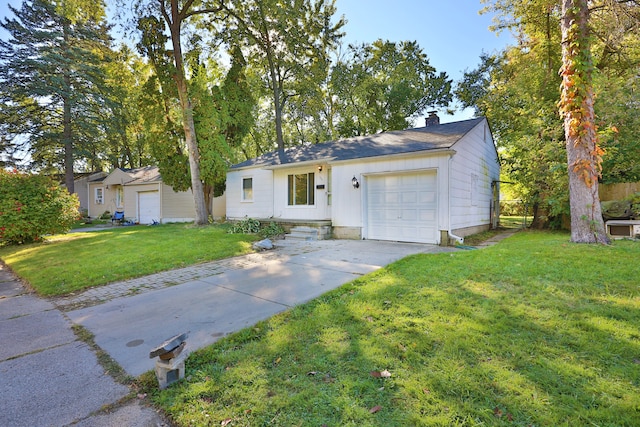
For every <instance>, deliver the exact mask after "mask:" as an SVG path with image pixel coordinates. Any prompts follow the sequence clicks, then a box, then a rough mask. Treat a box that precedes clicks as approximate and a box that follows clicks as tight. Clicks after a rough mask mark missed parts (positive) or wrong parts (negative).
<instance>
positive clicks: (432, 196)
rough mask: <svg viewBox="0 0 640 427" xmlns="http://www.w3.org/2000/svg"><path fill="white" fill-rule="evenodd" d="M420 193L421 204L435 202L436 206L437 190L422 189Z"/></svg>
mask: <svg viewBox="0 0 640 427" xmlns="http://www.w3.org/2000/svg"><path fill="white" fill-rule="evenodd" d="M418 194H419V197H418V200H419V203H420V204H427V203H433V205H434V206H435V204H436V192H435V191H420V192H418Z"/></svg>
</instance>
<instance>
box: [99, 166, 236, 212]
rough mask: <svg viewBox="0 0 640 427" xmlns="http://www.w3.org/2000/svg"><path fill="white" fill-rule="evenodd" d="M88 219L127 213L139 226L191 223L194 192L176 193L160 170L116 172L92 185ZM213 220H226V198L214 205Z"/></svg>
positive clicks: (145, 168) (145, 169)
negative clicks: (163, 178) (165, 181)
mask: <svg viewBox="0 0 640 427" xmlns="http://www.w3.org/2000/svg"><path fill="white" fill-rule="evenodd" d="M88 191H89V216H90V217H98V216H100V215H102V214H103V213H104V212H109V213H111V214H112V213H113V212H116V211H124V213H125V218H126V219H131V220H134V221H136V222H139V223H140V224H151V223H153V222H154V221H156V222H160V223H168V222H191V221H193V220H194V219H195V204H194V200H193V193H192V192H191V190H188V191H179V192H176V191H174V190H173V188H171V186H169V185H167V184H165V183H164V182H162V177H161V176H160V172H159V170H158V167H157V166H146V167H142V168H137V169H120V168H118V169H115V170H113V171H112V172H111V173H110V174H109V175H108V176H106V177H104V178H102V179H96V180H93V181H90V182H89V190H88ZM213 204H214V209H213V215H214V217H221V216H224V209H225V206H224V197H222V198H216V199H215V200H214V202H213Z"/></svg>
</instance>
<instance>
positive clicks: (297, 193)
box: [289, 172, 315, 206]
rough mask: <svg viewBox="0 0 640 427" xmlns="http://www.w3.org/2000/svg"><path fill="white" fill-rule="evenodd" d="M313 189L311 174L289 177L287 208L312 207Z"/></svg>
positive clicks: (313, 176) (313, 201) (313, 181)
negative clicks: (297, 206)
mask: <svg viewBox="0 0 640 427" xmlns="http://www.w3.org/2000/svg"><path fill="white" fill-rule="evenodd" d="M314 188H315V175H314V174H313V172H311V173H301V174H295V175H289V206H296V205H314V204H315V199H314V194H315V192H314Z"/></svg>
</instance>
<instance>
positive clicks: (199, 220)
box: [169, 0, 209, 225]
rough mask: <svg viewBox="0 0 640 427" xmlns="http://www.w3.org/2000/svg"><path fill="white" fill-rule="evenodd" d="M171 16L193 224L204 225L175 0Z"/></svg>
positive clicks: (203, 209) (200, 184) (198, 163)
mask: <svg viewBox="0 0 640 427" xmlns="http://www.w3.org/2000/svg"><path fill="white" fill-rule="evenodd" d="M171 17H172V22H171V23H170V24H169V27H170V30H171V42H172V44H173V59H174V62H175V66H176V74H175V76H174V78H175V81H176V86H177V88H178V97H179V98H180V107H181V109H182V127H183V129H184V139H185V143H186V144H187V150H188V154H189V168H190V170H191V190H192V191H193V199H194V203H195V208H196V219H195V224H196V225H205V224H208V223H209V216H208V215H207V206H206V204H205V200H204V191H203V185H202V180H201V179H200V151H199V150H198V141H197V139H196V127H195V124H194V122H193V107H192V105H191V99H190V98H189V91H188V89H187V81H186V77H185V75H184V66H183V63H182V45H181V43H180V26H181V25H180V24H181V18H180V16H179V13H178V1H177V0H171Z"/></svg>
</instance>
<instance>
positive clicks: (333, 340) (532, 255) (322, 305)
mask: <svg viewBox="0 0 640 427" xmlns="http://www.w3.org/2000/svg"><path fill="white" fill-rule="evenodd" d="M639 261H640V244H639V243H638V242H629V241H618V242H615V243H614V244H613V245H612V246H610V247H605V246H594V245H576V244H571V243H569V236H568V235H567V234H562V233H558V234H554V233H541V232H527V231H522V232H520V233H517V234H516V235H514V236H513V237H510V238H509V239H506V240H504V241H503V242H501V243H500V244H498V245H496V246H493V247H490V248H487V249H482V250H473V251H460V252H456V253H446V254H437V255H417V256H411V257H408V258H405V259H403V260H401V261H399V262H396V263H394V264H392V265H390V266H388V267H387V268H384V269H382V270H380V271H378V272H375V273H373V274H369V275H367V276H364V277H362V278H361V279H358V280H356V281H354V282H351V283H350V284H347V285H345V286H343V287H341V288H339V289H337V290H335V291H333V292H330V293H329V294H327V295H325V296H323V297H320V298H318V299H316V300H314V301H311V302H309V303H307V304H305V305H302V306H299V307H297V308H295V309H292V310H290V311H287V312H285V313H283V314H281V315H278V316H275V317H273V318H272V319H270V320H268V321H265V322H261V323H259V324H258V325H256V326H255V327H250V328H248V329H245V330H243V331H241V332H239V333H236V334H233V335H230V336H228V337H226V338H224V339H222V340H220V341H219V342H217V343H216V344H214V345H213V346H211V347H208V348H206V349H203V350H201V351H198V352H196V353H194V354H192V355H191V356H190V357H189V359H188V360H187V372H186V377H187V379H186V380H184V381H182V382H179V383H177V384H175V385H172V386H171V387H169V388H168V389H167V390H164V391H162V392H160V391H158V390H157V388H155V387H154V385H155V384H156V382H155V378H154V377H153V374H149V375H147V376H145V377H144V379H145V380H146V384H147V387H148V393H150V395H151V396H152V399H153V400H154V402H156V404H158V405H160V406H161V407H162V408H163V409H164V410H165V411H166V412H167V413H168V414H170V416H171V417H173V419H174V420H175V421H176V422H177V423H178V425H181V426H220V425H228V426H267V425H269V426H317V427H319V426H323V425H326V426H333V427H335V426H422V425H424V426H480V425H482V426H638V425H640V270H639V268H638V262H639ZM302 279H303V278H301V280H302Z"/></svg>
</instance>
